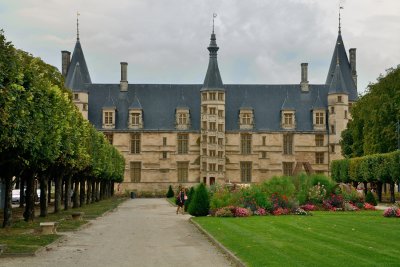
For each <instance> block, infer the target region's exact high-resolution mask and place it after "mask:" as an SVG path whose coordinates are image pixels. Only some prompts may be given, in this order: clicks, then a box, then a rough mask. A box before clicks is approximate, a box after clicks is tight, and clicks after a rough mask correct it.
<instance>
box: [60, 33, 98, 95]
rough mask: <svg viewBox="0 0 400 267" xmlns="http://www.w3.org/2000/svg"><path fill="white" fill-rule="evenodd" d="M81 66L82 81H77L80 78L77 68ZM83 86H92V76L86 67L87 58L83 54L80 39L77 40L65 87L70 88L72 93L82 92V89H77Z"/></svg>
mask: <svg viewBox="0 0 400 267" xmlns="http://www.w3.org/2000/svg"><path fill="white" fill-rule="evenodd" d="M77 66H79V68H80V70H79V72H80V77H81V81H77V80H76V79H77V78H78V77H77V75H76V74H75V75H74V73H76V68H77ZM81 83H82V84H86V83H88V84H91V83H92V80H91V79H90V74H89V70H88V67H87V65H86V61H85V56H84V54H83V50H82V46H81V43H80V41H79V39H77V40H76V44H75V48H74V52H73V53H72V58H71V63H70V64H69V67H68V71H67V76H66V77H65V86H66V87H67V88H70V89H71V90H72V91H80V90H81V89H82V88H77V87H76V86H77V85H78V86H80V85H81Z"/></svg>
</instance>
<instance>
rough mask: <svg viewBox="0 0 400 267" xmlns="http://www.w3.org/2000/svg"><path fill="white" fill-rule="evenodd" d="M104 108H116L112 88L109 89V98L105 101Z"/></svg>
mask: <svg viewBox="0 0 400 267" xmlns="http://www.w3.org/2000/svg"><path fill="white" fill-rule="evenodd" d="M102 108H103V109H104V108H111V109H116V105H115V102H114V99H113V98H112V97H111V90H110V89H109V90H108V97H107V100H106V101H105V102H104V104H103V107H102Z"/></svg>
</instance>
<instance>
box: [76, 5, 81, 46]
mask: <svg viewBox="0 0 400 267" xmlns="http://www.w3.org/2000/svg"><path fill="white" fill-rule="evenodd" d="M79 15H80V14H79V11H77V12H76V40H77V41H79Z"/></svg>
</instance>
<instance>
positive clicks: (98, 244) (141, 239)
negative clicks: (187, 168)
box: [0, 199, 231, 267]
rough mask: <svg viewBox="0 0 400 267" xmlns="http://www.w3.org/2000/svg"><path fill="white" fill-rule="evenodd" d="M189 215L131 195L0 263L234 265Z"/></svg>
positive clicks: (87, 266)
mask: <svg viewBox="0 0 400 267" xmlns="http://www.w3.org/2000/svg"><path fill="white" fill-rule="evenodd" d="M189 217H190V216H189V215H181V214H179V215H176V213H175V208H174V207H172V206H171V205H170V204H169V203H168V202H167V201H166V200H165V199H129V200H127V201H126V202H124V203H122V204H121V205H120V206H119V208H118V209H117V210H116V211H115V212H111V213H109V214H108V215H106V216H104V217H101V218H98V219H97V220H94V221H93V222H92V225H91V226H89V227H87V228H85V229H83V230H81V231H78V232H71V233H67V235H66V238H65V241H62V242H61V243H58V244H54V245H52V246H50V248H49V249H47V250H43V251H42V252H40V253H39V254H38V255H37V256H36V257H27V258H0V266H7V267H14V266H15V267H17V266H18V267H22V266H29V267H36V266H41V267H42V266H43V267H46V266H49V267H50V266H51V267H54V266H56V267H70V266H85V267H91V266H93V267H101V266H118V267H119V266H129V267H132V266H185V267H187V266H231V263H230V262H229V261H228V260H227V259H226V257H225V256H224V255H223V254H222V253H220V252H219V251H218V250H217V249H216V248H215V247H214V246H213V245H212V244H211V243H210V242H209V241H208V240H207V238H206V237H205V236H204V235H202V234H201V233H200V232H199V231H198V229H197V228H195V227H194V226H193V225H192V224H191V223H190V222H189V221H188V219H189Z"/></svg>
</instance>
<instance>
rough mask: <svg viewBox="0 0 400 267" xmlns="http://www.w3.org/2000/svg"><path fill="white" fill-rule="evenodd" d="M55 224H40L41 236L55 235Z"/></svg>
mask: <svg viewBox="0 0 400 267" xmlns="http://www.w3.org/2000/svg"><path fill="white" fill-rule="evenodd" d="M56 228H57V222H41V223H40V229H41V230H42V234H43V235H51V234H56V233H57V232H56Z"/></svg>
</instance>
